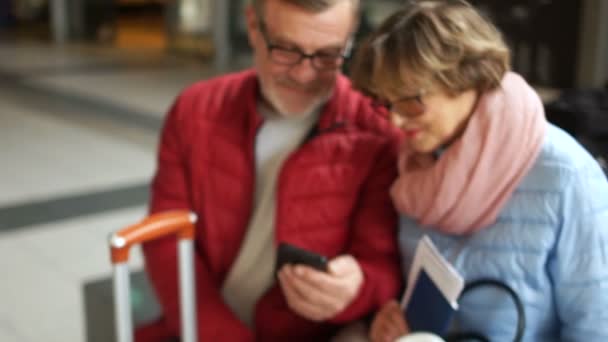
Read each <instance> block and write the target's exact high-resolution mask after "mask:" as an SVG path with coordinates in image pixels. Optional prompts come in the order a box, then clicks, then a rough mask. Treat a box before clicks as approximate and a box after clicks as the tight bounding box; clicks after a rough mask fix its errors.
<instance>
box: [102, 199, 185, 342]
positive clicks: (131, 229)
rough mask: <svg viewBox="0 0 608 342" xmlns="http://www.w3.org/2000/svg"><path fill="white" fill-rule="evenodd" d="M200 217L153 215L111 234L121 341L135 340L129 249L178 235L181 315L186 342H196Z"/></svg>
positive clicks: (173, 213)
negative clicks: (196, 256)
mask: <svg viewBox="0 0 608 342" xmlns="http://www.w3.org/2000/svg"><path fill="white" fill-rule="evenodd" d="M195 223H196V215H195V214H194V213H191V212H189V211H186V210H175V211H167V212H163V213H158V214H153V215H150V216H148V217H146V218H144V219H143V220H142V221H141V222H139V223H136V224H134V225H131V226H128V227H125V228H123V229H121V230H119V231H117V232H115V233H113V234H111V235H110V239H109V244H110V254H111V259H112V268H113V272H114V276H113V286H114V326H115V330H116V336H117V341H118V342H132V341H133V322H132V317H131V307H130V281H129V268H128V261H129V250H130V248H131V247H132V246H134V245H136V244H141V243H143V242H146V241H151V240H155V239H158V238H161V237H165V236H168V235H170V234H176V235H177V243H178V245H179V246H178V253H179V291H180V311H181V312H180V313H181V317H182V320H181V322H182V326H181V330H182V336H181V338H182V339H181V340H182V341H184V342H195V341H196V326H195V322H196V311H195V303H196V301H195V293H194V257H193V252H194V231H195V230H194V226H195Z"/></svg>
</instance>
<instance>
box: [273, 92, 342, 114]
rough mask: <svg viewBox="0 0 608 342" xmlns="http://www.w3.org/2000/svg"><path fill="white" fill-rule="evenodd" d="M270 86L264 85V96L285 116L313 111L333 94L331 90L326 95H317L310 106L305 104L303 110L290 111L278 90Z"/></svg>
mask: <svg viewBox="0 0 608 342" xmlns="http://www.w3.org/2000/svg"><path fill="white" fill-rule="evenodd" d="M268 88H269V87H262V95H263V96H264V98H265V100H266V102H267V103H268V105H270V106H271V107H272V109H273V110H274V111H276V112H277V114H279V115H281V116H285V117H296V116H302V115H307V114H309V113H312V112H313V111H315V110H317V109H318V108H319V107H321V106H322V105H323V104H325V102H327V100H328V99H329V97H330V94H331V92H328V93H327V94H326V95H324V96H321V95H319V96H317V97H315V99H314V100H313V101H312V102H311V103H310V104H309V105H308V106H305V107H304V108H302V109H301V110H298V111H290V110H289V109H288V108H287V104H285V103H284V102H283V101H282V99H281V98H280V96H279V95H278V94H277V92H276V91H274V88H271V89H268Z"/></svg>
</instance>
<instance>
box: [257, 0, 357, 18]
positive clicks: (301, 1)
mask: <svg viewBox="0 0 608 342" xmlns="http://www.w3.org/2000/svg"><path fill="white" fill-rule="evenodd" d="M279 1H283V2H287V3H290V4H293V5H296V6H298V7H302V8H304V9H307V10H310V11H312V12H322V11H324V10H326V9H328V8H330V7H332V6H333V5H335V4H337V3H339V2H342V1H350V2H352V3H353V5H354V8H355V10H356V11H355V13H358V12H359V6H360V5H359V4H360V0H279ZM264 2H266V0H251V4H252V5H253V8H254V9H255V13H256V14H257V15H258V17H260V18H262V17H263V14H264Z"/></svg>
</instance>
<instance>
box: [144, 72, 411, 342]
mask: <svg viewBox="0 0 608 342" xmlns="http://www.w3.org/2000/svg"><path fill="white" fill-rule="evenodd" d="M258 93H259V89H258V82H257V78H256V75H255V73H254V72H253V71H251V70H248V71H244V72H240V73H236V74H231V75H227V76H223V77H219V78H215V79H212V80H209V81H204V82H200V83H197V84H195V85H194V86H192V87H190V88H188V89H186V90H185V91H184V92H183V93H182V94H181V96H180V97H179V98H178V100H177V102H176V103H175V104H174V106H173V107H172V109H171V111H170V113H169V115H168V118H167V120H166V122H165V126H164V129H163V132H162V137H161V143H160V149H159V160H158V162H159V164H158V170H157V173H156V176H155V178H154V181H153V184H152V199H151V210H150V211H151V212H158V211H163V210H168V209H177V208H187V209H190V210H192V211H194V212H196V213H197V214H198V217H199V222H198V224H197V237H196V252H197V256H196V258H195V259H196V260H195V267H196V281H197V285H196V288H197V293H196V295H197V314H198V317H197V319H198V322H197V323H198V335H199V341H201V342H204V341H239V342H243V341H253V340H256V341H291V342H295V341H322V340H326V339H327V338H328V337H329V336H331V334H333V333H334V332H335V330H336V328H337V327H338V324H339V323H344V322H347V321H350V320H354V319H358V318H361V317H362V316H364V315H366V314H368V313H371V312H373V311H374V310H375V309H377V308H378V306H379V305H381V304H383V303H384V302H385V301H386V300H387V299H389V298H393V297H395V296H396V295H397V291H398V289H399V288H400V279H401V277H400V269H399V257H398V252H397V241H396V232H395V230H396V221H397V215H396V213H395V212H394V210H393V207H392V204H391V201H390V198H389V194H388V189H389V186H390V184H391V183H392V181H393V179H394V177H395V175H396V170H395V169H396V162H395V155H396V153H395V152H396V149H395V146H396V144H395V139H394V137H395V135H394V134H395V131H393V130H392V128H391V127H390V125H389V124H388V122H387V121H386V120H385V119H384V118H383V117H382V116H381V115H379V114H377V113H375V112H374V111H373V110H372V107H371V106H370V102H369V100H367V99H366V98H364V97H363V96H361V95H360V94H359V93H357V92H355V91H354V90H352V89H351V86H350V82H349V81H348V80H347V79H346V78H345V77H344V76H340V77H339V78H338V81H337V85H336V89H335V92H334V95H333V97H332V99H331V100H330V101H329V103H328V104H327V105H326V106H325V108H324V109H323V112H322V114H321V117H320V119H319V122H318V125H317V126H316V127H315V129H314V132H311V135H310V137H309V138H308V139H307V140H306V141H305V142H304V143H303V144H302V145H301V147H300V148H299V149H298V150H297V151H295V152H294V153H292V154H291V156H290V157H289V158H288V159H287V160H286V161H285V163H284V165H283V168H282V170H281V173H280V176H279V179H278V180H277V181H278V190H277V201H276V203H277V208H276V221H275V224H276V226H275V231H276V235H275V238H276V239H275V242H276V243H277V244H278V242H280V241H286V242H290V243H293V244H295V245H298V246H301V247H303V248H307V249H309V250H312V251H315V252H318V253H321V254H323V255H326V256H328V257H330V258H331V257H333V256H337V255H339V254H351V255H353V256H354V257H355V258H357V260H358V262H359V264H360V265H361V267H362V270H363V272H364V275H365V280H364V283H363V285H362V287H361V290H360V293H359V295H358V297H357V298H356V299H355V300H354V301H353V302H352V303H351V304H350V305H349V306H348V307H347V308H346V309H345V310H344V311H343V312H342V313H340V314H339V315H338V316H337V317H335V318H333V319H332V321H331V322H325V323H318V322H311V321H308V320H306V319H304V318H302V317H300V316H298V315H297V314H295V313H294V312H292V311H291V310H290V309H289V308H288V307H287V304H286V302H285V300H284V298H283V295H282V292H281V290H280V288H279V286H278V285H276V284H275V285H273V287H272V288H271V289H270V290H269V291H268V292H266V293H265V295H264V296H263V297H262V298H261V299H260V300H259V301H258V303H257V305H256V308H255V327H256V328H255V330H252V329H250V328H248V327H247V326H245V325H244V324H243V323H241V321H239V319H238V318H237V317H236V316H235V315H234V314H233V313H232V312H231V311H230V309H229V308H228V307H227V306H226V304H224V302H223V300H222V297H221V294H220V290H219V289H221V286H222V282H223V281H224V278H225V276H226V275H227V273H228V271H229V269H230V267H231V264H232V263H233V261H234V260H235V259H236V257H237V254H238V251H239V247H240V245H241V241H242V239H243V237H244V235H245V230H246V228H247V225H248V222H249V219H250V217H251V213H252V205H253V203H252V200H253V193H254V189H253V186H254V183H255V174H254V170H255V168H254V162H255V160H254V143H255V136H256V132H257V130H258V128H259V127H260V124H261V123H262V119H261V117H260V116H259V115H258V114H257V111H256V98H257V94H258ZM144 254H145V261H146V269H147V272H148V275H149V276H150V279H151V281H152V283H153V286H154V288H155V290H156V292H157V295H158V297H159V301H160V304H161V306H162V308H163V312H164V317H163V318H162V320H161V321H159V322H156V324H155V325H153V326H148V327H147V328H142V329H139V331H138V333H137V340H138V341H143V340H155V338H158V337H161V336H171V335H173V336H175V335H177V334H179V326H180V325H179V303H178V302H179V300H178V294H177V275H176V273H177V265H176V260H177V257H176V246H175V243H174V240H173V239H169V238H167V239H163V240H159V241H155V242H152V243H148V244H146V245H145V246H144Z"/></svg>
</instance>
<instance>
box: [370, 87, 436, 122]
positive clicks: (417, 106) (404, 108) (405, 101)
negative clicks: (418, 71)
mask: <svg viewBox="0 0 608 342" xmlns="http://www.w3.org/2000/svg"><path fill="white" fill-rule="evenodd" d="M423 95H424V92H420V93H419V94H417V95H411V96H404V97H401V98H398V99H397V100H395V101H392V102H391V101H386V100H380V99H376V100H374V106H376V107H382V108H385V109H386V110H387V111H388V112H390V113H395V114H399V115H400V116H404V117H410V118H412V117H417V116H420V115H422V114H424V112H425V111H426V106H425V105H424V102H422V96H423ZM397 107H398V108H397Z"/></svg>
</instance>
